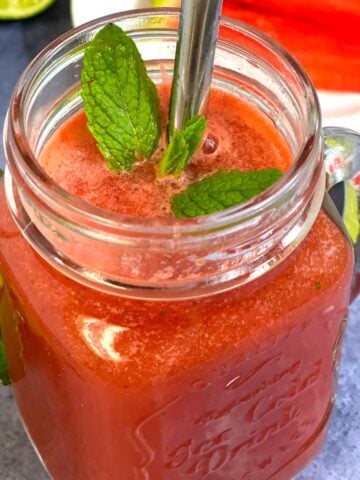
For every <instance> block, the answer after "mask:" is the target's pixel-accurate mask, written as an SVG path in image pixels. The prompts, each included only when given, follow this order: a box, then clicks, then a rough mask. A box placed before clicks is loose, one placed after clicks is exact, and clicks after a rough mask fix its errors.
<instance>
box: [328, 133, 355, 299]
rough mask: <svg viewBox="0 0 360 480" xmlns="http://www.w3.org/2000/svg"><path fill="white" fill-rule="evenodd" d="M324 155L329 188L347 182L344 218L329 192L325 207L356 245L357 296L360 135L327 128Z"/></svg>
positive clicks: (345, 184) (353, 291) (353, 296)
mask: <svg viewBox="0 0 360 480" xmlns="http://www.w3.org/2000/svg"><path fill="white" fill-rule="evenodd" d="M324 158H325V169H326V182H327V190H328V191H329V190H330V189H331V188H332V187H333V186H334V185H336V184H338V183H340V182H343V184H344V195H343V199H344V206H343V211H342V219H341V218H340V215H339V212H338V211H336V210H335V207H334V204H333V203H332V201H331V199H330V197H329V195H326V196H325V200H324V209H325V210H326V212H327V213H328V214H329V215H330V217H331V218H332V219H333V220H334V221H335V222H336V223H337V225H339V227H340V228H341V229H342V230H343V231H344V233H345V234H346V235H347V237H348V238H349V240H350V241H351V243H352V245H353V247H354V252H355V269H354V278H353V290H352V296H351V298H352V299H354V298H355V297H356V296H357V295H358V293H360V134H358V133H356V132H354V131H353V130H348V129H345V128H340V127H326V128H324Z"/></svg>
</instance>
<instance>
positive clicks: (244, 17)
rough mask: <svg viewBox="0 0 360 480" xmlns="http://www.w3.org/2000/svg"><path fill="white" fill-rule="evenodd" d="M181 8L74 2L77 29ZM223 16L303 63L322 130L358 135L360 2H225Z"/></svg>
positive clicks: (127, 0) (142, 2)
mask: <svg viewBox="0 0 360 480" xmlns="http://www.w3.org/2000/svg"><path fill="white" fill-rule="evenodd" d="M180 4H181V1H180V0H93V1H91V2H89V1H88V0H72V20H73V24H74V25H75V26H78V25H81V24H82V23H84V22H87V21H89V20H92V19H94V18H97V17H100V16H103V15H107V14H110V13H115V12H118V11H124V10H131V9H136V8H148V7H161V6H166V7H171V6H172V7H174V6H180ZM223 14H224V15H227V16H230V17H233V18H237V19H238V20H241V21H243V22H245V23H248V24H250V25H253V26H255V27H256V28H258V29H259V30H261V31H263V32H264V33H266V34H267V35H269V36H271V37H272V38H273V39H274V40H276V41H277V42H279V43H281V44H282V45H283V46H284V47H285V48H286V49H287V50H289V52H291V53H292V55H294V56H295V57H296V58H297V59H298V60H299V62H300V63H301V64H302V65H303V66H304V68H305V70H306V71H307V72H308V74H309V75H310V77H311V79H312V81H313V82H314V84H315V86H316V87H317V88H318V89H321V90H320V91H319V97H320V102H321V107H322V113H323V117H324V121H323V124H324V126H328V125H330V126H331V125H338V126H342V127H347V128H352V129H355V130H358V131H360V93H359V92H360V0H289V1H287V2H286V1H284V0H224V8H223ZM324 90H326V91H324ZM340 91H342V92H347V93H344V94H341V95H340V94H339V92H340ZM356 92H358V93H356Z"/></svg>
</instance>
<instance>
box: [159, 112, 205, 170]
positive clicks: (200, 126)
mask: <svg viewBox="0 0 360 480" xmlns="http://www.w3.org/2000/svg"><path fill="white" fill-rule="evenodd" d="M206 126H207V123H206V118H205V117H203V116H200V115H198V116H196V117H193V118H192V119H191V120H189V121H188V122H187V123H186V125H185V128H184V130H175V132H174V134H173V136H172V138H171V141H170V143H169V145H168V146H167V148H166V150H165V153H164V155H163V156H162V158H161V160H160V164H159V173H160V177H164V176H165V175H174V177H178V176H179V175H180V173H181V172H182V171H183V170H184V168H185V167H186V165H187V164H188V163H189V160H190V158H191V157H192V156H193V155H194V153H195V152H196V150H197V148H198V147H199V145H200V142H201V139H202V137H203V135H204V133H205V130H206Z"/></svg>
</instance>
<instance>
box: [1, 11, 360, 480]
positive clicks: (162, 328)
mask: <svg viewBox="0 0 360 480" xmlns="http://www.w3.org/2000/svg"><path fill="white" fill-rule="evenodd" d="M109 22H113V23H116V24H118V25H119V26H121V27H122V28H123V29H124V30H125V31H126V32H128V34H129V35H130V36H131V37H132V38H133V39H134V40H135V42H136V44H137V46H138V48H139V50H140V52H141V55H142V57H143V58H144V60H145V62H146V66H147V68H148V72H149V74H150V75H151V76H152V78H153V79H154V81H155V82H158V83H159V82H161V75H162V73H161V72H162V71H163V69H166V70H167V71H168V72H169V73H170V74H171V72H172V68H173V61H174V57H175V48H176V40H177V28H178V11H176V10H171V9H164V10H142V11H137V12H133V13H125V14H118V15H113V16H109V17H105V18H102V19H99V20H96V21H94V22H91V23H88V24H86V25H84V26H82V27H79V28H77V29H75V30H72V31H70V32H68V33H66V34H65V35H63V36H62V37H60V38H59V39H57V40H56V41H54V42H53V43H52V44H50V45H49V46H48V47H47V48H45V50H43V51H42V52H41V53H40V55H39V56H38V57H37V58H36V59H35V60H34V61H33V62H32V63H31V64H30V66H29V67H28V68H27V69H26V70H25V72H24V73H23V74H22V76H21V78H20V80H19V82H18V84H17V86H16V88H15V91H14V94H13V97H12V100H11V103H10V107H9V111H8V115H7V120H6V125H5V151H6V158H7V167H6V172H5V176H4V180H3V182H2V183H1V184H0V204H1V208H2V210H1V211H2V212H3V213H2V215H1V218H0V268H1V275H2V277H3V280H4V281H3V288H2V291H1V310H0V316H1V331H2V336H3V340H4V343H5V348H6V354H7V359H8V364H9V370H10V376H11V379H12V384H13V390H14V395H15V398H16V402H17V405H18V408H19V411H20V413H21V416H22V419H23V423H24V425H25V428H26V430H27V432H28V434H29V436H30V439H31V441H32V442H33V444H34V446H35V448H36V450H37V452H38V453H39V455H40V458H41V459H42V461H43V463H44V466H45V468H46V469H47V470H48V472H49V475H50V476H51V477H52V478H53V479H55V480H113V479H121V480H159V479H161V480H184V478H189V479H194V480H200V479H206V480H217V479H221V480H240V479H243V480H266V479H270V478H272V479H276V480H289V479H290V478H291V477H293V476H294V475H296V474H297V473H298V472H299V471H300V470H301V469H302V468H303V467H304V466H305V465H306V464H307V463H308V462H309V461H310V460H311V459H312V458H313V457H314V455H315V454H316V453H317V451H318V450H319V448H320V446H321V444H322V442H323V440H324V437H325V433H326V428H327V424H328V419H329V415H330V412H331V409H332V405H333V401H334V394H335V389H336V374H337V369H338V362H339V356H340V349H341V340H342V335H343V330H344V326H345V319H346V315H347V308H348V303H349V296H350V289H351V282H352V277H353V268H354V259H353V246H352V242H351V240H350V238H349V235H348V234H347V232H346V230H345V228H344V226H343V224H342V221H341V218H340V217H339V215H338V214H337V212H336V210H335V209H334V207H333V205H332V203H331V200H330V198H329V196H328V194H327V193H325V192H326V188H328V187H329V186H331V185H332V184H335V183H337V182H338V181H342V180H346V181H347V184H348V185H351V188H352V191H353V192H355V198H356V181H355V179H356V168H357V162H358V157H357V156H356V155H357V154H358V150H357V149H358V144H359V143H358V142H359V139H358V137H357V136H356V135H355V134H354V133H352V132H348V131H342V130H339V129H333V130H330V131H328V132H326V135H327V140H326V142H327V143H326V142H325V144H324V141H323V132H322V129H321V119H320V114H319V105H318V101H317V97H316V94H315V92H314V89H313V87H312V85H311V83H310V82H309V79H308V77H307V76H306V74H305V73H304V72H303V70H302V69H301V67H300V66H299V65H298V64H297V63H296V62H295V60H294V59H293V58H292V57H291V56H290V55H289V54H288V53H286V52H285V51H284V50H282V48H281V47H279V46H278V45H276V44H275V43H274V42H272V41H271V40H269V39H268V38H266V37H265V36H264V35H262V34H261V33H259V32H257V31H256V30H254V29H252V28H250V27H247V26H245V25H243V24H241V23H239V22H235V21H230V20H225V19H224V20H222V23H221V29H220V38H219V42H218V45H217V51H216V59H215V70H214V77H213V85H214V86H215V87H218V88H221V89H225V90H227V91H229V92H231V93H232V94H233V95H235V96H239V97H242V98H244V99H245V100H246V101H248V102H251V103H252V104H253V105H254V106H256V108H258V109H260V110H261V111H262V112H264V113H265V115H267V117H268V118H269V119H270V120H271V121H272V122H273V123H274V125H276V128H277V129H278V130H279V132H280V133H281V135H282V136H283V137H284V139H285V140H286V142H287V143H288V145H289V147H290V148H291V150H292V152H293V155H294V158H295V161H294V164H293V166H292V167H291V169H290V170H289V171H288V172H287V173H286V174H285V175H284V176H283V177H282V178H281V180H280V181H278V182H277V183H276V184H275V185H274V186H273V187H272V188H270V189H268V190H267V191H265V192H264V193H262V194H261V195H259V196H257V197H256V198H253V199H252V200H250V201H248V202H246V203H245V204H242V205H239V206H236V207H233V208H230V209H227V210H225V211H222V212H219V213H214V214H212V215H208V216H204V217H198V218H193V219H187V220H176V219H172V218H166V219H147V218H136V217H130V216H126V215H121V214H118V213H114V212H110V211H106V210H102V209H101V208H98V207H95V206H92V205H89V204H87V203H85V202H84V201H83V200H81V199H79V198H75V197H74V196H72V195H71V194H70V193H68V192H66V191H64V190H63V189H62V188H60V186H59V185H57V184H55V183H54V181H53V180H52V179H51V178H50V177H49V176H48V175H47V174H46V173H45V171H44V170H43V169H42V168H41V167H40V165H39V164H38V162H37V159H38V158H39V154H40V152H41V151H42V148H43V147H44V145H45V144H46V142H47V141H48V139H49V138H50V137H51V135H52V133H53V132H54V131H55V130H56V129H58V128H59V127H60V126H61V125H62V124H63V123H64V122H65V121H66V120H67V119H68V118H69V117H70V116H72V115H73V114H74V113H76V112H77V111H78V110H79V109H81V108H82V100H81V97H80V82H79V75H80V72H81V67H82V59H83V55H84V49H85V48H86V45H87V44H88V42H89V41H90V40H91V39H92V38H93V37H94V35H95V34H96V33H97V31H98V30H99V29H100V28H101V27H102V26H104V25H105V24H107V23H109ZM324 145H325V147H326V150H327V151H326V155H324ZM339 159H340V160H339ZM326 170H327V172H326ZM354 240H356V238H355V239H354Z"/></svg>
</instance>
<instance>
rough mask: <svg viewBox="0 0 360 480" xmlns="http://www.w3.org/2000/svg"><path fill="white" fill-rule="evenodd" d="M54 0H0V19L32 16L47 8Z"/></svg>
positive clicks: (18, 18) (17, 18)
mask: <svg viewBox="0 0 360 480" xmlns="http://www.w3.org/2000/svg"><path fill="white" fill-rule="evenodd" d="M53 1H54V0H0V20H21V19H23V18H28V17H33V16H34V15H37V14H38V13H41V12H42V11H43V10H45V9H46V8H48V7H49V6H50V5H51V4H52V3H53Z"/></svg>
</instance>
